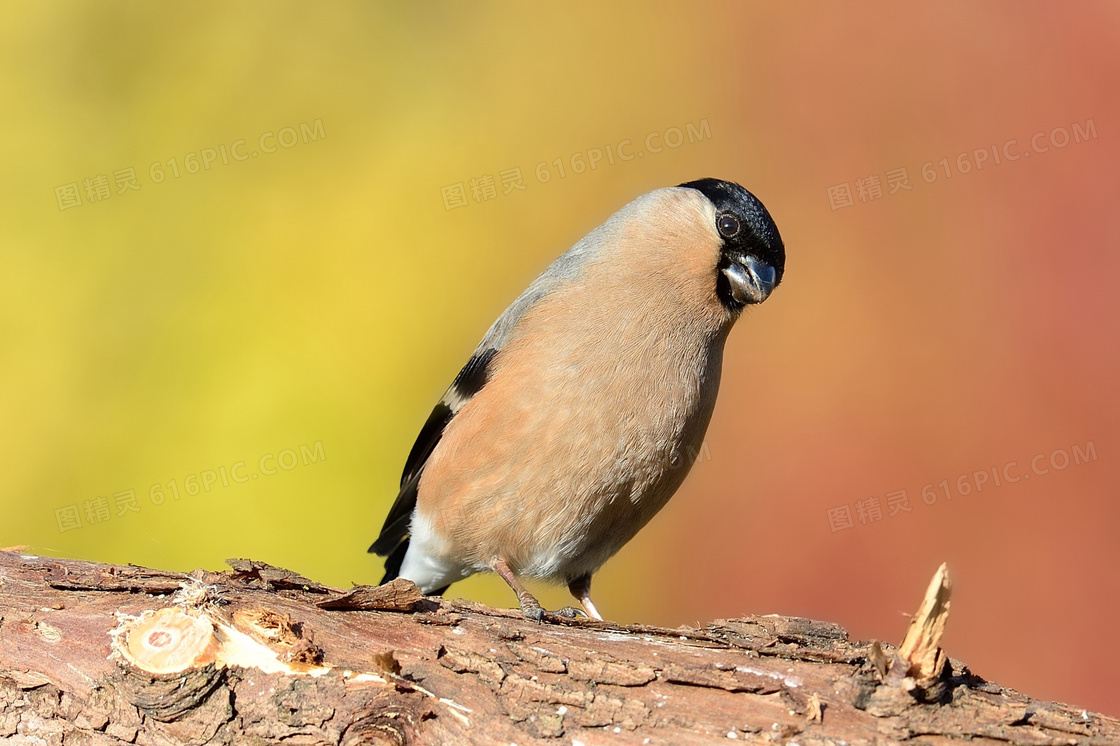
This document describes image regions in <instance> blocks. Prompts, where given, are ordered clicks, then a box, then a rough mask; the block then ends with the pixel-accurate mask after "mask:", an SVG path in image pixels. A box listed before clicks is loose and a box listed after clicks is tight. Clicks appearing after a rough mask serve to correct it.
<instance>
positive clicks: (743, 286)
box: [723, 255, 778, 304]
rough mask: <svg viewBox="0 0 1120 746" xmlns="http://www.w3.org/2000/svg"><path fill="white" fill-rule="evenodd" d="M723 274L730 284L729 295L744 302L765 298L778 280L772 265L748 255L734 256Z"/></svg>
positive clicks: (759, 301) (760, 300)
mask: <svg viewBox="0 0 1120 746" xmlns="http://www.w3.org/2000/svg"><path fill="white" fill-rule="evenodd" d="M723 274H724V276H725V277H727V281H728V282H729V283H730V284H731V297H732V298H734V299H735V300H736V301H738V302H739V303H744V304H748V303H761V302H762V301H764V300H766V298H767V297H768V296H769V295H770V291H771V290H773V289H774V285H775V284H777V280H778V273H777V272H776V271H775V270H774V268H773V267H771V266H770V265H769V264H767V263H766V262H764V261H762V260H761V259H756V258H754V257H753V256H749V255H743V256H739V257H736V258H735V259H734V260H733V261H732V262H731V264H730V265H729V266H727V267H725V268H724V270H723Z"/></svg>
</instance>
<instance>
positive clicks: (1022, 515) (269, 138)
mask: <svg viewBox="0 0 1120 746" xmlns="http://www.w3.org/2000/svg"><path fill="white" fill-rule="evenodd" d="M0 15H2V16H3V19H4V22H3V23H0V100H3V101H4V102H5V103H6V104H7V106H6V107H5V115H4V116H3V117H0V154H2V158H3V163H4V169H3V174H2V175H0V262H2V263H0V266H2V267H3V272H0V422H3V424H4V427H3V428H2V430H0V508H2V511H3V514H2V517H0V546H6V545H15V544H24V545H28V546H29V547H30V548H29V549H28V551H35V552H41V553H44V554H53V555H59V556H70V557H82V558H88V559H94V560H101V561H108V562H119V563H127V562H133V563H138V564H145V565H153V566H159V567H166V568H171V569H181V570H188V569H191V568H194V567H199V566H205V567H212V568H217V567H220V566H221V564H222V560H223V559H224V558H226V557H232V556H251V557H254V558H257V559H262V560H265V561H268V562H272V563H274V564H278V565H282V566H286V567H291V568H293V569H296V570H299V571H300V572H303V573H304V574H307V575H309V576H311V577H314V578H316V579H318V580H321V581H323V582H328V583H333V584H337V585H346V584H348V583H349V582H351V581H354V582H367V583H368V582H376V581H377V580H378V579H379V577H380V573H381V567H380V562H379V561H378V560H376V559H375V558H374V557H372V556H371V555H367V554H366V553H365V549H366V547H367V546H368V545H369V543H370V541H371V540H372V539H373V538H374V537H375V535H376V533H377V530H378V528H379V527H380V523H381V520H382V518H383V517H384V514H385V512H386V511H387V509H388V507H389V505H390V504H391V502H392V500H393V497H394V495H395V486H396V482H397V480H398V479H399V474H400V469H401V467H402V465H403V462H404V458H405V456H406V455H407V453H408V450H409V448H410V447H411V445H412V441H413V438H414V437H415V435H416V433H417V432H418V430H419V428H420V426H421V424H422V423H423V421H424V419H425V417H426V416H427V414H428V412H429V411H430V409H431V407H432V405H433V404H434V403H435V402H436V400H437V399H438V397H439V396H440V394H441V393H442V392H443V390H444V388H445V387H446V386H447V384H448V383H449V382H450V380H451V379H452V377H453V376H454V375H455V373H456V372H457V371H458V369H459V367H460V366H461V365H462V364H463V363H464V362H465V361H466V359H467V357H468V356H469V354H470V352H471V351H472V349H473V348H474V346H475V344H476V343H477V342H478V340H479V339H480V338H481V336H482V334H483V333H484V332H485V330H486V329H487V327H488V326H489V325H490V323H491V322H492V321H493V319H494V318H495V317H496V316H497V314H498V313H500V312H501V310H502V309H503V308H504V307H505V306H506V305H507V304H508V303H509V302H510V301H511V300H512V299H513V298H514V297H516V296H517V294H518V293H519V292H520V291H521V290H522V289H523V288H524V287H525V286H526V285H527V284H528V283H529V281H531V280H532V278H533V277H535V276H536V275H537V273H539V272H540V271H541V270H542V269H543V268H544V267H545V266H547V264H548V263H549V262H550V261H551V260H552V259H553V258H554V257H555V256H557V255H558V254H559V253H561V252H562V251H563V250H565V249H566V248H567V247H568V246H570V245H571V244H572V243H574V242H575V241H576V240H577V239H578V238H580V237H581V236H582V235H583V234H585V233H586V232H587V231H588V230H590V229H591V228H593V227H594V226H596V225H598V224H599V223H600V222H602V221H603V220H604V219H605V218H606V217H607V216H608V215H609V214H610V213H612V212H613V211H615V210H616V209H618V208H619V207H621V206H622V205H623V204H625V203H626V202H628V201H629V200H630V199H632V198H633V197H635V196H637V195H638V194H641V193H643V192H646V191H648V190H650V189H653V188H657V187H661V186H667V185H673V184H677V183H680V182H683V181H687V180H691V179H696V178H700V177H704V176H715V177H720V178H725V179H730V180H734V181H738V182H740V183H742V184H743V185H744V186H746V187H747V188H748V189H750V190H752V191H753V192H754V193H755V194H757V195H758V196H759V197H760V198H761V199H762V200H763V202H764V203H765V204H766V206H767V207H768V208H769V210H770V211H771V213H772V214H773V215H774V217H775V220H776V221H777V223H778V226H779V228H780V229H781V232H782V236H783V238H784V239H785V242H786V247H787V255H788V260H787V267H786V275H785V280H784V282H783V284H782V287H781V288H779V289H778V290H777V291H776V292H775V294H774V295H773V297H772V298H771V299H770V301H768V302H767V303H766V304H765V305H764V306H761V307H759V308H757V309H754V310H753V311H752V312H750V313H748V314H747V315H746V316H745V317H744V318H743V319H742V320H741V321H740V322H739V325H738V327H737V328H736V330H735V331H734V332H733V334H732V336H731V339H730V342H729V346H728V354H727V357H726V361H725V367H724V376H723V389H722V391H721V394H720V401H719V404H718V406H717V409H716V414H715V417H714V420H713V422H712V425H711V428H710V430H709V433H708V438H707V444H708V450H707V451H706V452H705V454H704V456H703V459H704V460H702V461H701V462H699V463H697V464H696V465H695V467H694V469H693V471H692V474H691V476H690V477H689V478H688V480H687V481H686V483H685V485H684V487H683V488H682V489H681V491H680V492H679V493H678V495H677V496H676V497H675V498H674V500H673V501H672V502H671V503H670V505H669V506H668V507H667V508H666V510H665V511H664V512H663V513H662V514H661V515H660V516H658V517H657V518H656V519H655V521H654V522H653V523H652V524H651V525H650V526H649V527H648V528H647V529H646V530H644V531H643V532H642V533H641V534H639V536H638V537H637V538H636V539H635V540H634V541H633V542H631V544H630V545H628V546H627V547H626V548H625V549H624V550H623V551H622V552H621V553H620V554H619V555H618V556H617V557H616V558H615V559H614V560H612V561H611V562H610V563H608V564H607V565H606V567H605V568H604V569H603V570H602V572H601V573H600V574H599V576H597V578H596V598H597V602H598V604H599V607H600V609H601V610H602V611H603V612H604V613H605V614H606V615H607V616H608V617H610V618H613V619H616V620H619V621H623V622H627V621H633V620H641V621H644V622H648V623H656V624H665V625H677V624H682V623H689V624H693V623H697V622H702V621H705V620H708V619H712V618H717V617H731V616H737V615H743V614H749V613H783V614H795V615H804V616H811V617H814V618H818V619H828V620H832V621H836V622H839V623H841V624H843V625H844V626H845V627H847V628H848V630H849V631H850V633H851V635H852V637H853V638H861V639H868V638H880V639H886V640H889V641H894V642H897V641H898V640H900V639H901V636H902V634H903V632H904V630H905V627H906V624H907V617H906V614H909V613H912V612H913V611H914V610H915V609H916V608H917V604H918V601H919V600H920V597H921V594H922V592H923V590H924V588H925V585H926V583H927V582H928V580H929V578H930V577H931V575H932V574H933V572H934V570H935V569H936V567H937V565H938V564H939V563H940V562H942V561H948V563H949V566H950V570H951V571H952V574H953V579H954V583H955V591H954V599H953V613H952V616H951V619H950V622H949V629H948V633H947V639H946V642H945V645H946V648H947V650H948V652H949V653H950V654H951V655H952V656H954V657H956V658H959V659H961V660H963V661H965V662H967V663H968V664H969V665H970V666H971V667H972V669H973V670H974V672H976V673H977V674H979V675H981V676H984V677H986V678H990V679H993V680H996V681H999V682H1000V683H1002V684H1004V685H1007V686H1011V687H1014V688H1016V689H1018V690H1020V691H1023V692H1026V693H1028V694H1030V695H1032V696H1036V697H1041V698H1047V699H1057V700H1062V701H1066V702H1070V703H1074V704H1076V705H1078V706H1082V707H1087V708H1088V709H1090V710H1098V711H1103V712H1106V713H1109V714H1112V715H1120V683H1118V682H1117V679H1116V677H1115V676H1113V675H1112V673H1111V672H1112V671H1113V670H1114V669H1116V668H1118V667H1120V650H1117V649H1116V648H1115V647H1114V646H1110V647H1103V648H1102V647H1099V645H1100V644H1101V643H1099V642H1098V640H1105V641H1107V640H1108V639H1109V638H1108V630H1111V629H1113V627H1114V625H1115V619H1116V617H1117V614H1118V613H1120V600H1118V598H1120V594H1118V590H1120V588H1118V585H1120V581H1118V580H1117V571H1118V570H1120V548H1118V546H1120V545H1118V542H1117V538H1116V537H1117V535H1118V533H1120V502H1118V500H1117V498H1118V494H1117V487H1116V485H1117V484H1118V483H1120V459H1118V455H1117V454H1118V450H1120V439H1118V435H1120V412H1118V405H1117V396H1116V388H1117V381H1118V380H1120V345H1118V338H1120V299H1118V297H1120V296H1118V294H1117V293H1116V292H1115V286H1116V284H1117V282H1118V281H1120V259H1118V258H1117V253H1116V247H1117V240H1118V238H1120V218H1118V217H1117V212H1116V209H1115V206H1116V204H1117V202H1118V199H1120V168H1118V166H1120V162H1118V160H1120V159H1118V154H1120V137H1118V135H1117V108H1118V107H1120V101H1118V98H1117V95H1116V91H1117V90H1120V52H1118V50H1120V9H1118V8H1117V6H1116V5H1115V4H1109V3H1104V2H1099V3H1084V4H1079V5H1077V6H1076V8H1072V7H1070V6H1058V5H1055V4H1047V3H1042V2H1033V3H1011V2H992V3H986V4H982V5H978V4H970V3H962V2H958V3H950V4H939V5H937V6H936V7H933V6H929V7H925V6H905V5H897V4H891V3H865V4H863V5H861V6H859V7H857V8H849V9H846V10H842V9H840V8H836V7H832V6H828V5H824V4H807V3H783V4H781V5H780V6H776V7H763V6H760V5H756V4H750V5H748V4H744V3H737V2H728V3H714V2H713V3H699V4H697V3H692V4H688V5H678V4H669V3H659V4H649V3H640V4H639V3H630V4H612V5H603V4H601V3H598V4H590V3H586V4H578V5H575V6H570V7H568V8H566V9H565V10H564V11H560V10H558V9H556V8H545V7H535V6H534V7H529V6H526V5H514V4H507V5H499V4H479V5H472V6H471V7H470V8H469V9H468V8H467V7H466V6H462V5H453V4H450V3H448V4H445V5H430V4H424V5H412V6H406V5H403V4H401V5H399V6H378V7H369V6H368V5H365V4H359V3H348V4H332V5H329V6H326V7H308V6H304V5H299V4H292V3H255V4H254V3H243V4H238V5H236V6H228V5H224V4H207V3H201V4H190V5H186V4H184V5H177V6H171V5H160V6H152V5H148V4H141V3H115V4H103V3H93V2H85V3H73V4H66V5H64V6H57V5H55V6H52V5H44V4H33V3H22V4H20V3H14V4H7V5H6V6H5V8H4V10H2V11H0ZM624 141H625V143H626V144H623V143H624ZM608 146H609V151H608ZM596 151H597V153H598V155H596ZM608 152H609V154H610V155H608ZM626 156H629V158H626ZM997 159H998V162H997ZM593 160H594V161H595V163H594V166H595V167H594V168H591V161H593ZM130 169H131V173H130V171H129V170H130ZM517 170H519V172H518V171H517ZM903 170H904V173H903ZM176 174H177V175H176ZM518 176H519V177H520V181H518V178H517V177H518ZM546 177H547V179H546ZM1039 455H1041V458H1037V459H1036V458H1035V457H1036V456H1039ZM1032 459H1033V466H1032ZM1012 462H1014V463H1012ZM993 469H995V470H996V471H995V472H993V471H992V470H993ZM997 477H998V478H999V480H1000V483H999V484H998V485H997V484H996V478H997ZM1014 479H1017V481H1012V480H1014ZM985 480H986V481H985ZM943 481H944V484H943ZM927 485H928V489H926V488H927ZM978 487H979V488H982V489H978ZM903 490H904V491H905V504H902V503H900V502H899V500H900V499H902V498H901V496H900V495H899V492H900V491H903ZM946 490H948V495H947V494H946ZM965 493H967V494H965ZM923 497H924V499H923ZM931 498H932V499H931ZM927 501H928V502H927ZM906 508H909V510H906ZM451 595H461V596H467V597H471V598H476V599H478V600H482V601H486V602H489V603H495V604H502V605H512V603H513V598H512V595H511V594H510V593H509V592H508V590H507V589H506V588H505V587H504V586H503V585H502V583H501V581H499V580H496V579H495V578H492V577H489V578H472V579H470V580H468V581H466V582H464V583H461V584H458V585H456V586H454V587H453V588H452V594H451ZM543 600H544V601H545V602H546V603H547V604H552V605H564V604H566V603H567V602H568V599H567V597H566V592H564V591H562V590H559V589H550V590H544V591H543ZM1105 644H1107V643H1105Z"/></svg>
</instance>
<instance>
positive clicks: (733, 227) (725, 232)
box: [716, 215, 739, 238]
mask: <svg viewBox="0 0 1120 746" xmlns="http://www.w3.org/2000/svg"><path fill="white" fill-rule="evenodd" d="M716 228H717V229H719V234H720V235H721V236H723V237H724V238H734V237H735V236H736V235H737V234H738V233H739V219H738V218H736V217H735V216H734V215H720V216H719V217H718V218H716Z"/></svg>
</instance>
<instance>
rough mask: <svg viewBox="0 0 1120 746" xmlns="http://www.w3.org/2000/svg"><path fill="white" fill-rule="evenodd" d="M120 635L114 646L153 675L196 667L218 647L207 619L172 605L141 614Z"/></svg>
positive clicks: (212, 654) (212, 655) (206, 660)
mask: <svg viewBox="0 0 1120 746" xmlns="http://www.w3.org/2000/svg"><path fill="white" fill-rule="evenodd" d="M124 634H125V641H124V645H123V646H120V648H118V649H119V650H121V652H122V653H123V654H124V657H125V658H127V659H128V660H129V662H131V663H132V664H133V665H135V666H136V667H137V668H139V669H141V670H143V671H147V672H148V673H153V674H169V673H180V672H181V671H185V670H187V669H188V668H197V667H199V666H202V665H205V664H206V663H210V662H211V661H213V660H214V657H215V654H216V653H217V650H218V641H217V639H215V637H214V625H213V624H212V623H211V621H210V619H209V618H207V617H205V616H202V615H199V614H195V613H193V612H190V611H186V610H183V609H180V608H176V607H171V608H166V609H160V610H159V611H156V612H152V613H150V614H149V613H145V614H143V615H141V616H140V618H139V619H137V620H135V622H134V623H133V624H131V625H129V626H128V627H126V629H125V631H124Z"/></svg>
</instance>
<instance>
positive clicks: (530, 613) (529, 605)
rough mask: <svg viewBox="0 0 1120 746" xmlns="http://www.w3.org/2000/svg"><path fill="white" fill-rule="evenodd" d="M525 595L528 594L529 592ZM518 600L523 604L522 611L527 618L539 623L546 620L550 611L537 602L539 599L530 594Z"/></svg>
mask: <svg viewBox="0 0 1120 746" xmlns="http://www.w3.org/2000/svg"><path fill="white" fill-rule="evenodd" d="M525 595H526V596H528V594H525ZM518 602H519V603H520V604H521V613H522V614H524V615H525V618H526V619H528V620H529V621H531V622H536V623H537V624H540V623H542V622H543V621H544V618H545V616H546V615H547V613H548V612H546V611H545V610H544V607H543V606H541V605H540V603H538V602H537V599H535V598H533V597H532V596H528V598H519V599H518Z"/></svg>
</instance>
